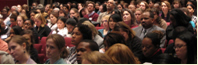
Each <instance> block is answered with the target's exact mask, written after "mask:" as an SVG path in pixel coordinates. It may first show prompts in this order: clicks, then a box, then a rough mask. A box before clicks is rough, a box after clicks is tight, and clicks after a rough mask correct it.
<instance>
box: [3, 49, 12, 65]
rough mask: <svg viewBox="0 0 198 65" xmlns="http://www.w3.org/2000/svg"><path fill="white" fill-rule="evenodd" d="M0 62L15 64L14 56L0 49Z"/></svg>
mask: <svg viewBox="0 0 198 65" xmlns="http://www.w3.org/2000/svg"><path fill="white" fill-rule="evenodd" d="M0 64H15V62H14V58H13V57H12V56H11V55H10V54H9V53H7V52H5V51H0Z"/></svg>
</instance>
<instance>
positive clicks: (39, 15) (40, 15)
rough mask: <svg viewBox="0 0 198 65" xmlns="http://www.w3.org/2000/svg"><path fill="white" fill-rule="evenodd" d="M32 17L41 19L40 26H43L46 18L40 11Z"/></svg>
mask: <svg viewBox="0 0 198 65" xmlns="http://www.w3.org/2000/svg"><path fill="white" fill-rule="evenodd" d="M34 18H35V19H36V18H37V19H39V20H41V27H44V26H45V24H46V20H45V18H44V17H43V15H42V14H41V13H38V14H36V15H35V16H34Z"/></svg>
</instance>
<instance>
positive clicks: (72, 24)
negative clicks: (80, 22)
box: [65, 18, 77, 35]
mask: <svg viewBox="0 0 198 65" xmlns="http://www.w3.org/2000/svg"><path fill="white" fill-rule="evenodd" d="M76 24H77V21H76V20H75V19H74V18H69V19H67V21H66V24H65V25H66V27H67V30H68V34H70V35H71V33H72V31H73V29H74V27H75V26H76Z"/></svg>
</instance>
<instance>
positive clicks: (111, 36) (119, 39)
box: [103, 31, 125, 48]
mask: <svg viewBox="0 0 198 65" xmlns="http://www.w3.org/2000/svg"><path fill="white" fill-rule="evenodd" d="M104 42H106V43H107V44H104V45H105V47H108V48H109V47H111V46H112V45H114V44H116V43H123V44H125V38H124V36H123V35H121V33H119V32H116V31H112V32H110V33H108V34H107V35H106V36H105V37H104V41H103V43H104Z"/></svg>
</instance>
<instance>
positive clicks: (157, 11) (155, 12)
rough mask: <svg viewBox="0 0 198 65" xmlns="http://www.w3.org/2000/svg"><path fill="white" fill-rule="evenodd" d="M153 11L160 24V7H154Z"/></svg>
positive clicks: (155, 19) (156, 20)
mask: <svg viewBox="0 0 198 65" xmlns="http://www.w3.org/2000/svg"><path fill="white" fill-rule="evenodd" d="M151 11H152V12H153V15H154V21H155V22H156V23H158V24H160V23H161V17H160V16H159V14H160V13H159V9H157V8H152V9H151Z"/></svg>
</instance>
